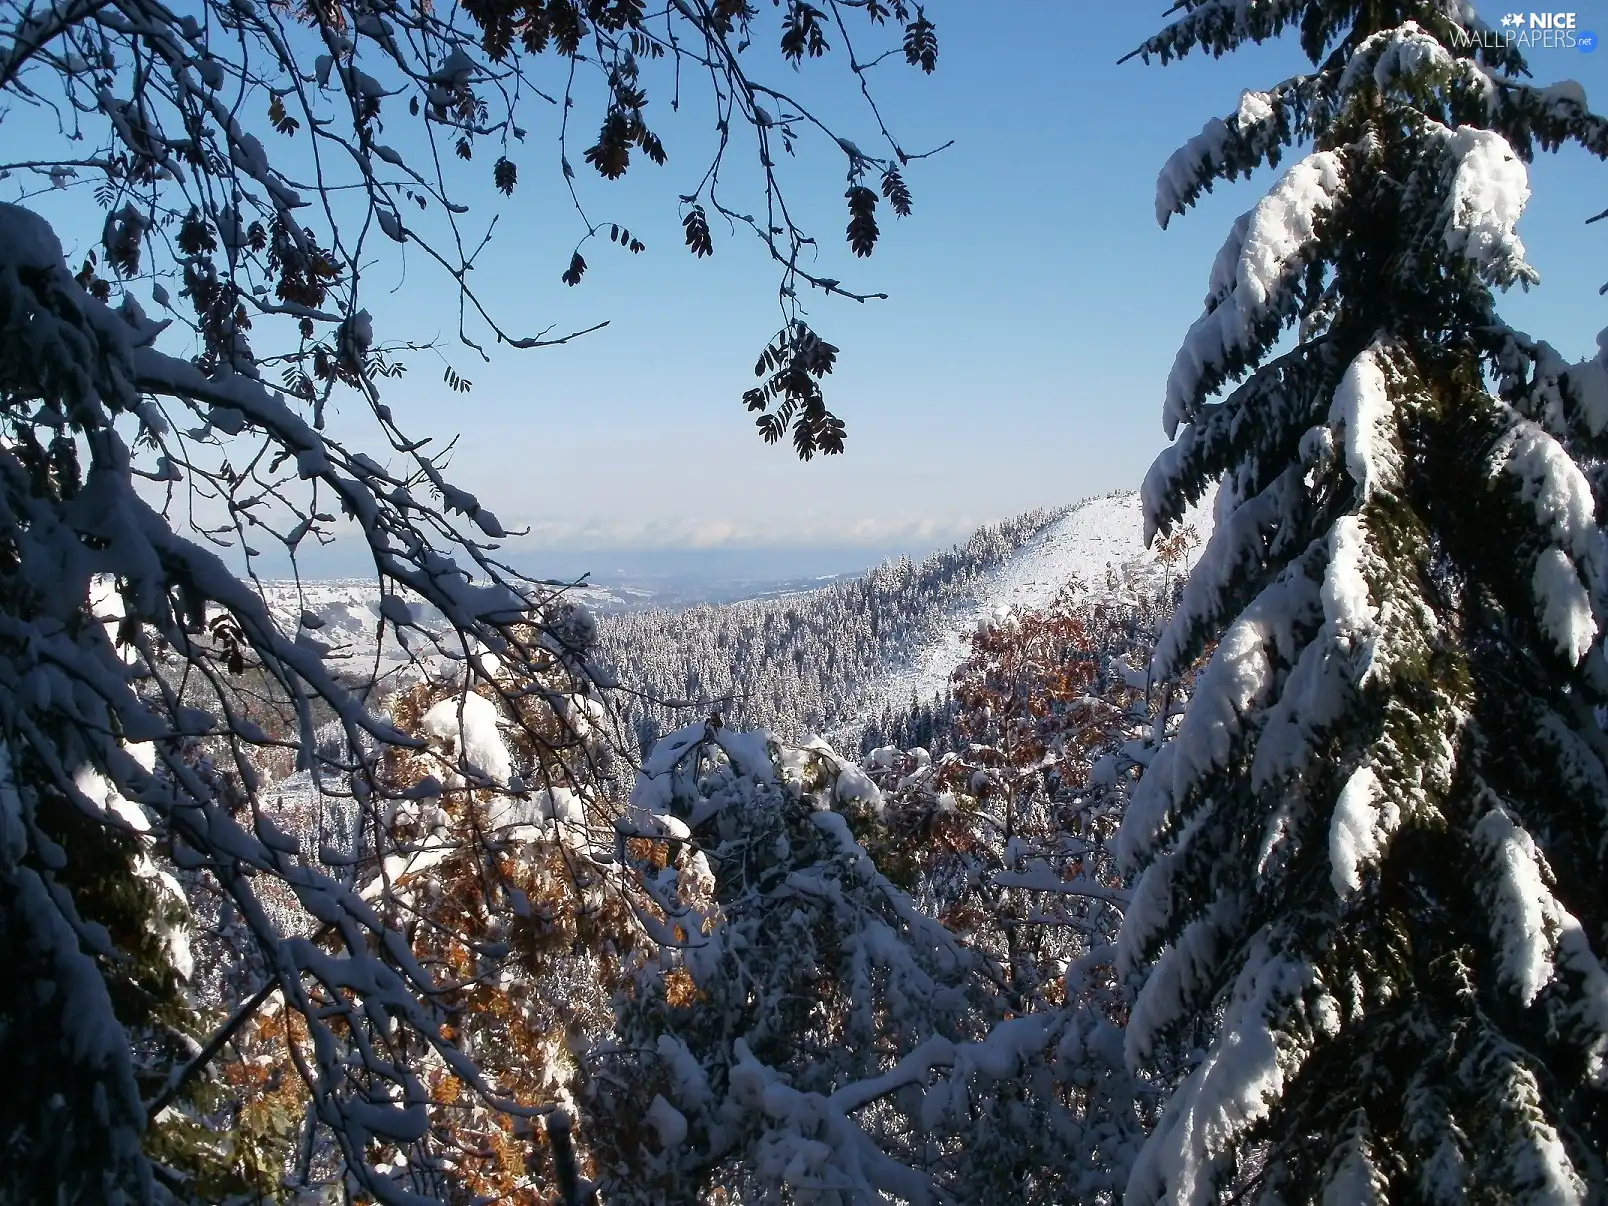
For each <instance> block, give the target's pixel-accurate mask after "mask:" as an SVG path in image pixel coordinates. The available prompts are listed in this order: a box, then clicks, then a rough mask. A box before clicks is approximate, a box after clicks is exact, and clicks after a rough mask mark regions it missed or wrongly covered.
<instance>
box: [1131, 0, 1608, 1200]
mask: <svg viewBox="0 0 1608 1206" xmlns="http://www.w3.org/2000/svg"><path fill="white" fill-rule="evenodd" d="M1179 10H1181V11H1179ZM1175 11H1178V12H1179V15H1178V17H1177V20H1176V21H1175V22H1174V23H1173V24H1172V25H1170V26H1169V27H1168V28H1167V29H1165V30H1164V31H1163V32H1162V33H1160V34H1159V35H1157V36H1156V37H1155V38H1153V39H1151V40H1150V41H1149V42H1147V43H1146V44H1145V45H1144V46H1143V47H1142V48H1141V50H1140V51H1139V52H1137V53H1140V54H1142V55H1143V56H1144V57H1146V58H1147V59H1148V58H1149V57H1150V56H1156V57H1159V58H1161V59H1162V60H1163V61H1166V60H1167V59H1170V58H1173V57H1176V56H1180V55H1183V54H1187V53H1190V52H1194V51H1205V52H1209V53H1212V54H1217V55H1220V54H1223V53H1225V52H1227V51H1231V50H1233V49H1235V48H1237V47H1239V46H1241V45H1243V44H1245V43H1249V42H1260V41H1263V40H1265V39H1268V38H1271V37H1274V36H1276V35H1278V34H1279V33H1280V32H1281V31H1283V30H1285V29H1293V30H1297V31H1299V35H1300V38H1301V41H1302V46H1303V48H1304V50H1305V51H1306V53H1307V55H1308V57H1309V58H1310V60H1311V61H1312V63H1313V64H1314V68H1313V70H1312V71H1311V72H1310V73H1308V74H1304V75H1300V76H1296V77H1294V78H1291V79H1288V80H1285V81H1284V82H1282V83H1279V84H1276V85H1275V86H1273V87H1272V88H1270V89H1268V90H1266V91H1260V92H1246V93H1244V94H1243V95H1242V97H1241V99H1240V103H1239V106H1238V108H1237V109H1236V111H1235V112H1234V113H1233V114H1232V115H1231V116H1229V117H1228V118H1227V119H1226V120H1221V121H1218V120H1214V121H1211V122H1209V123H1208V124H1207V126H1206V128H1205V130H1204V131H1203V132H1202V134H1201V135H1200V136H1199V137H1198V138H1196V139H1194V140H1192V141H1191V142H1190V143H1189V144H1188V145H1186V146H1185V147H1184V148H1182V149H1181V150H1180V151H1179V152H1178V153H1177V154H1176V155H1174V156H1173V157H1172V159H1171V160H1170V161H1169V162H1168V164H1167V166H1166V168H1165V169H1164V170H1163V172H1162V174H1161V178H1160V181H1159V186H1158V193H1157V216H1158V218H1159V219H1160V220H1161V222H1162V223H1163V224H1164V225H1165V223H1166V222H1167V220H1168V218H1169V217H1170V216H1171V215H1173V214H1175V213H1182V212H1183V211H1185V210H1186V209H1187V208H1188V207H1189V206H1190V205H1191V203H1192V202H1194V201H1195V200H1196V199H1197V198H1198V196H1199V195H1200V193H1201V192H1202V191H1203V190H1204V189H1206V188H1208V187H1209V186H1210V185H1211V184H1212V182H1213V181H1217V180H1223V179H1230V178H1233V177H1234V176H1236V175H1238V174H1240V173H1242V172H1246V171H1248V170H1250V169H1252V168H1254V167H1256V166H1257V165H1260V164H1269V163H1277V162H1278V161H1279V160H1280V159H1281V157H1282V155H1283V153H1284V152H1285V151H1286V150H1289V149H1291V148H1296V147H1301V148H1303V149H1304V150H1307V153H1306V154H1305V155H1304V156H1303V157H1301V158H1299V159H1298V160H1297V161H1296V162H1294V163H1292V164H1291V165H1289V166H1288V167H1287V168H1286V170H1285V171H1284V174H1283V176H1282V177H1281V178H1280V179H1279V181H1278V183H1277V184H1275V185H1274V186H1273V187H1272V189H1271V190H1270V191H1269V192H1268V193H1267V195H1266V196H1265V197H1263V199H1262V200H1261V201H1260V202H1258V203H1257V205H1256V206H1255V208H1254V209H1252V210H1251V211H1250V212H1249V213H1247V214H1245V216H1244V217H1242V218H1241V219H1240V220H1239V221H1238V222H1237V223H1236V224H1235V226H1234V228H1233V230H1232V232H1231V234H1230V235H1229V238H1228V240H1227V242H1226V243H1225V245H1224V247H1223V249H1222V252H1221V253H1220V255H1219V256H1218V258H1217V261H1216V264H1215V266H1214V267H1213V270H1212V273H1211V281H1210V284H1209V286H1208V293H1207V296H1206V302H1205V313H1204V314H1203V315H1202V316H1201V318H1200V319H1199V320H1197V321H1196V323H1195V324H1194V325H1193V327H1192V328H1191V329H1190V331H1189V334H1188V336H1187V339H1186V341H1185V344H1184V346H1183V348H1182V350H1181V351H1180V352H1179V353H1178V357H1177V360H1176V362H1175V364H1174V366H1173V369H1172V372H1171V374H1170V376H1169V377H1168V381H1167V389H1166V404H1165V412H1164V414H1165V425H1166V430H1167V433H1168V435H1169V436H1175V437H1176V441H1175V442H1174V443H1173V444H1172V446H1171V447H1169V448H1168V449H1167V450H1166V451H1165V452H1163V453H1162V455H1161V456H1160V457H1159V458H1158V460H1157V462H1156V464H1155V466H1154V467H1153V469H1152V470H1151V472H1150V475H1149V477H1148V479H1147V481H1146V485H1145V492H1144V493H1145V503H1146V509H1147V517H1148V525H1149V527H1150V528H1151V529H1152V530H1155V529H1157V528H1160V529H1162V530H1166V529H1167V528H1168V526H1169V525H1171V524H1172V523H1174V522H1175V521H1176V520H1177V518H1178V517H1179V515H1180V514H1181V512H1182V510H1183V508H1184V507H1185V505H1186V504H1187V503H1188V502H1189V501H1190V500H1192V499H1195V498H1197V497H1199V496H1200V495H1201V494H1202V492H1203V491H1204V490H1206V489H1207V487H1208V486H1209V485H1210V484H1211V483H1213V482H1220V483H1221V484H1220V489H1219V493H1218V500H1219V501H1218V505H1217V520H1216V528H1215V531H1214V532H1213V534H1212V537H1211V540H1210V544H1209V546H1208V548H1207V549H1206V551H1205V553H1204V555H1203V557H1202V560H1201V563H1200V565H1199V566H1198V568H1197V569H1196V570H1195V572H1194V573H1193V575H1192V576H1191V578H1190V580H1189V583H1188V587H1187V589H1186V591H1185V594H1184V597H1183V602H1182V606H1181V608H1180V610H1179V612H1178V613H1177V615H1176V617H1175V620H1174V621H1173V623H1172V624H1171V627H1170V629H1169V631H1168V633H1167V634H1166V636H1165V637H1164V639H1163V641H1162V643H1161V645H1160V646H1159V648H1158V651H1157V655H1156V658H1155V661H1154V666H1153V669H1154V671H1155V672H1156V674H1157V676H1158V677H1160V678H1162V679H1165V678H1166V677H1168V676H1169V675H1172V674H1175V673H1176V672H1177V671H1178V669H1179V668H1180V667H1181V666H1183V665H1184V664H1185V663H1186V662H1187V661H1188V660H1189V659H1190V658H1191V657H1193V656H1194V655H1195V654H1196V653H1197V652H1199V651H1201V650H1202V649H1203V648H1206V647H1207V646H1209V645H1211V644H1213V643H1215V649H1214V651H1213V653H1212V657H1211V662H1210V666H1209V668H1208V669H1207V670H1206V671H1205V673H1204V674H1203V676H1202V677H1201V679H1200V680H1199V682H1198V684H1197V689H1196V692H1195V694H1194V696H1193V698H1192V700H1191V701H1190V704H1189V708H1188V712H1187V715H1186V716H1185V718H1184V720H1183V722H1182V724H1181V726H1180V728H1179V731H1178V733H1177V735H1176V738H1175V739H1174V740H1172V741H1171V742H1170V743H1169V744H1168V745H1167V746H1166V747H1165V748H1164V749H1163V750H1162V751H1161V753H1160V754H1159V756H1158V757H1157V758H1156V760H1155V762H1154V764H1153V765H1152V766H1151V767H1150V768H1149V771H1148V773H1147V774H1146V776H1145V778H1144V780H1143V782H1142V784H1141V787H1140V790H1139V792H1138V793H1137V795H1136V797H1135V799H1134V801H1133V803H1132V806H1131V808H1130V810H1129V813H1128V816H1127V818H1126V821H1125V824H1124V827H1123V832H1122V835H1121V836H1122V853H1123V856H1124V857H1125V859H1126V860H1127V861H1128V863H1129V864H1130V865H1131V866H1134V867H1136V868H1142V874H1141V875H1140V877H1139V880H1138V882H1137V884H1136V886H1135V889H1134V893H1133V901H1132V904H1131V906H1130V909H1129V911H1128V914H1127V918H1126V921H1125V924H1124V929H1123V933H1122V948H1123V950H1122V954H1123V956H1124V958H1125V960H1126V963H1127V965H1128V966H1129V967H1130V968H1132V969H1136V970H1143V972H1144V973H1145V980H1144V986H1143V990H1142V991H1141V993H1140V995H1139V997H1138V1000H1137V1002H1136V1004H1135V1006H1134V1009H1133V1014H1132V1018H1131V1021H1130V1025H1129V1028H1128V1036H1127V1042H1128V1052H1129V1057H1130V1059H1131V1060H1133V1061H1135V1062H1136V1063H1138V1064H1146V1063H1158V1062H1160V1061H1164V1060H1166V1059H1169V1058H1173V1057H1176V1059H1177V1060H1178V1061H1180V1062H1178V1063H1176V1064H1175V1065H1174V1066H1176V1067H1177V1068H1178V1069H1179V1072H1178V1075H1177V1079H1178V1082H1179V1083H1178V1084H1177V1087H1176V1091H1175V1092H1174V1094H1173V1096H1172V1098H1171V1101H1170V1103H1169V1105H1168V1106H1167V1107H1166V1109H1165V1112H1164V1114H1163V1117H1162V1119H1161V1121H1160V1124H1159V1126H1158V1127H1157V1129H1156V1130H1155V1132H1154V1133H1153V1134H1152V1136H1151V1137H1150V1139H1149V1141H1148V1143H1147V1146H1146V1148H1145V1150H1144V1153H1143V1155H1142V1157H1141V1159H1140V1160H1139V1162H1138V1164H1137V1166H1136V1168H1135V1171H1134V1174H1133V1177H1132V1179H1131V1181H1130V1183H1129V1186H1128V1192H1127V1200H1128V1201H1129V1202H1130V1203H1143V1202H1151V1201H1170V1202H1180V1203H1184V1202H1187V1203H1205V1202H1211V1201H1218V1200H1227V1199H1229V1198H1231V1199H1232V1200H1235V1201H1266V1202H1297V1201H1300V1202H1317V1201H1332V1202H1367V1201H1379V1200H1390V1201H1403V1202H1460V1201H1484V1202H1498V1201H1501V1202H1559V1203H1562V1202H1578V1201H1600V1200H1601V1199H1602V1195H1603V1193H1604V1190H1605V1186H1608V1159H1605V1153H1608V1063H1605V1061H1608V974H1605V972H1604V967H1603V955H1604V952H1605V951H1608V931H1605V930H1604V925H1605V923H1608V896H1605V893H1604V886H1603V885H1604V876H1605V873H1608V861H1605V858H1604V850H1605V841H1608V762H1605V759H1608V738H1605V735H1604V732H1603V724H1602V720H1601V717H1602V714H1603V713H1602V707H1603V704H1604V703H1605V702H1608V660H1605V658H1604V651H1603V644H1602V636H1601V634H1602V631H1603V625H1604V620H1605V619H1608V545H1605V542H1604V535H1603V531H1602V528H1601V527H1600V526H1599V522H1598V516H1599V515H1600V514H1601V511H1602V508H1603V505H1604V501H1605V500H1604V493H1603V487H1604V482H1603V478H1602V475H1601V469H1600V467H1601V464H1602V457H1603V455H1604V452H1605V451H1608V362H1605V357H1599V358H1597V359H1588V360H1587V361H1585V362H1584V363H1579V364H1569V363H1567V362H1566V360H1565V358H1564V357H1562V356H1560V354H1559V353H1557V352H1556V351H1554V350H1553V349H1552V348H1550V347H1549V346H1547V345H1546V344H1545V343H1542V342H1540V341H1539V340H1537V339H1533V338H1531V337H1529V336H1528V335H1525V334H1521V333H1520V332H1518V331H1515V330H1513V329H1512V328H1510V327H1509V326H1507V325H1506V324H1505V323H1504V322H1503V321H1502V319H1501V318H1500V317H1499V315H1498V308H1497V299H1496V291H1498V290H1501V289H1504V288H1507V287H1509V286H1512V285H1515V284H1519V285H1529V284H1531V283H1533V282H1534V280H1535V279H1536V277H1535V273H1534V272H1533V270H1532V269H1531V268H1530V266H1529V265H1528V264H1527V263H1526V262H1525V258H1524V247H1523V245H1522V243H1521V242H1520V239H1519V236H1518V234H1517V233H1516V231H1515V225H1516V223H1517V222H1518V221H1519V218H1520V215H1521V214H1522V212H1523V209H1524V204H1525V201H1526V199H1527V197H1528V193H1529V187H1528V183H1527V173H1526V167H1525V164H1526V162H1527V161H1528V159H1529V158H1530V156H1531V154H1532V152H1533V151H1534V150H1535V149H1536V148H1538V147H1540V148H1546V149H1551V148H1554V147H1556V146H1558V145H1559V144H1560V143H1563V142H1565V141H1574V142H1578V143H1580V144H1581V145H1583V146H1584V147H1585V148H1586V149H1587V150H1588V151H1590V152H1591V153H1593V154H1595V155H1598V156H1603V155H1605V154H1608V124H1605V123H1604V122H1603V121H1602V120H1601V119H1599V118H1597V117H1594V116H1592V115H1591V114H1590V113H1589V112H1588V111H1587V109H1586V102H1585V97H1584V95H1583V93H1582V90H1581V88H1580V87H1579V86H1578V85H1576V84H1572V83H1565V84H1559V85H1556V86H1553V87H1547V88H1541V87H1535V86H1532V85H1530V84H1528V83H1525V82H1524V80H1523V79H1522V78H1521V77H1522V76H1523V75H1524V74H1525V64H1524V63H1523V62H1522V61H1521V59H1520V57H1519V56H1518V55H1517V54H1516V53H1515V52H1514V51H1513V49H1512V48H1511V46H1510V45H1508V44H1506V43H1504V42H1503V41H1502V39H1501V38H1500V36H1499V35H1497V34H1495V33H1493V32H1492V31H1491V30H1490V29H1489V28H1488V27H1487V26H1485V25H1484V24H1482V23H1481V22H1480V20H1479V19H1478V18H1477V17H1475V16H1474V14H1473V11H1472V8H1471V6H1469V5H1467V4H1460V3H1454V2H1451V0H1440V2H1434V3H1430V2H1422V3H1412V2H1405V3H1403V2H1397V3H1376V2H1374V0H1368V2H1366V3H1353V2H1346V0H1300V2H1297V0H1237V2H1231V0H1184V2H1183V3H1180V4H1179V5H1178V6H1177V8H1176V9H1175ZM1487 46H1489V47H1496V49H1486V48H1483V47H1487ZM1582 216H1583V217H1584V216H1585V215H1584V214H1583V215H1582ZM1291 328H1294V331H1293V334H1294V340H1293V346H1292V347H1291V348H1290V350H1289V351H1288V352H1285V353H1284V354H1282V355H1278V356H1276V357H1275V356H1273V354H1272V350H1273V348H1274V345H1275V343H1276V341H1277V340H1278V338H1279V337H1280V335H1281V333H1283V332H1285V331H1287V330H1289V329H1291ZM1232 382H1238V384H1237V385H1235V386H1233V388H1232V389H1228V390H1227V394H1226V397H1222V398H1221V399H1220V400H1214V396H1215V395H1218V394H1219V392H1220V391H1224V390H1225V389H1226V388H1227V387H1229V386H1230V383H1232Z"/></svg>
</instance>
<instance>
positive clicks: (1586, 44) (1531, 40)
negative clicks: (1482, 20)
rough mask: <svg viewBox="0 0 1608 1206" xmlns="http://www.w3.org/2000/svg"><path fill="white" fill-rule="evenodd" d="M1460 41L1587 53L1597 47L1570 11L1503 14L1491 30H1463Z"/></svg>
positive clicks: (1594, 37) (1494, 46) (1594, 38)
mask: <svg viewBox="0 0 1608 1206" xmlns="http://www.w3.org/2000/svg"><path fill="white" fill-rule="evenodd" d="M1460 40H1461V42H1462V44H1463V45H1464V46H1481V47H1484V48H1486V49H1499V48H1502V47H1512V48H1513V49H1515V50H1519V51H1524V52H1529V51H1535V50H1578V51H1580V52H1581V53H1582V54H1590V53H1591V52H1592V51H1594V50H1596V49H1597V35H1596V33H1595V32H1593V31H1592V30H1589V29H1582V28H1580V15H1579V14H1578V13H1572V12H1540V13H1535V12H1522V13H1521V12H1512V13H1504V14H1503V16H1502V19H1501V21H1500V22H1499V23H1498V24H1497V26H1496V27H1495V28H1494V29H1480V30H1467V31H1464V32H1463V33H1462V35H1461V39H1460Z"/></svg>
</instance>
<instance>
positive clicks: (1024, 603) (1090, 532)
mask: <svg viewBox="0 0 1608 1206" xmlns="http://www.w3.org/2000/svg"><path fill="white" fill-rule="evenodd" d="M1210 505H1211V502H1210V499H1207V500H1205V501H1204V502H1203V503H1202V505H1201V507H1199V508H1197V509H1196V510H1195V511H1193V512H1191V513H1190V515H1189V516H1187V517H1186V522H1189V523H1192V524H1193V525H1194V526H1195V529H1196V530H1197V531H1198V532H1199V534H1200V537H1201V540H1202V541H1203V542H1204V541H1205V539H1206V537H1207V536H1208V535H1209V534H1210V530H1211V522H1210V509H1209V508H1210ZM1197 555H1198V550H1197ZM1108 566H1109V567H1111V568H1112V569H1115V570H1118V571H1119V572H1120V571H1121V570H1122V569H1123V568H1125V567H1127V568H1130V569H1135V570H1138V571H1140V572H1141V573H1146V572H1149V571H1153V572H1155V573H1158V574H1159V573H1160V572H1161V566H1160V563H1159V562H1158V561H1157V560H1156V555H1155V553H1154V552H1152V551H1151V550H1148V549H1146V548H1145V544H1144V515H1143V512H1142V509H1141V506H1140V499H1139V492H1138V491H1137V490H1123V491H1118V492H1116V493H1112V494H1107V495H1102V496H1100V497H1097V498H1088V499H1084V500H1083V501H1082V502H1081V503H1078V504H1077V505H1076V506H1074V507H1073V508H1072V510H1071V511H1069V512H1068V513H1067V514H1066V515H1065V516H1064V517H1063V518H1061V519H1060V520H1058V521H1056V522H1055V523H1053V524H1051V525H1050V526H1049V527H1048V528H1046V529H1045V530H1044V531H1042V532H1040V533H1039V534H1038V535H1037V536H1035V537H1033V539H1032V540H1030V541H1028V543H1027V544H1026V545H1025V546H1023V548H1022V549H1021V550H1020V551H1019V552H1018V553H1017V554H1016V556H1015V557H1013V558H1012V559H1011V560H1010V561H1009V562H1008V563H1006V564H1005V565H1004V566H1002V567H1000V569H999V570H997V571H996V572H995V573H993V574H991V575H989V577H988V578H987V579H985V580H984V583H983V585H982V587H981V588H980V589H979V590H977V591H975V592H973V593H972V595H971V596H970V597H969V598H967V599H966V600H964V601H963V602H961V603H959V604H957V605H956V606H954V607H953V608H952V609H951V611H950V614H949V617H948V620H947V623H946V624H945V625H944V626H943V628H942V629H941V631H939V632H938V633H937V634H936V635H935V636H934V637H933V638H932V639H931V640H930V641H929V642H928V643H927V644H925V645H923V646H922V647H920V648H919V649H917V650H916V651H915V652H914V653H913V655H912V656H911V657H910V659H909V660H908V661H907V662H904V663H903V664H900V665H896V666H893V667H890V668H889V671H888V673H887V675H886V676H885V677H884V678H882V679H881V680H880V681H878V682H877V683H876V685H875V686H874V687H873V688H871V690H870V691H869V692H868V693H867V694H866V696H865V697H864V698H863V699H862V701H861V706H860V707H859V709H858V710H859V712H860V714H861V715H862V716H868V715H871V714H873V713H876V712H879V711H881V710H882V709H883V708H884V707H889V706H891V707H893V708H900V707H903V706H905V705H906V704H908V703H909V702H910V698H911V696H912V695H915V696H917V697H918V698H920V699H923V700H926V699H930V698H931V697H932V696H933V695H935V694H939V693H941V692H942V691H943V690H944V687H945V686H946V684H948V682H949V677H950V675H952V674H953V673H954V672H955V668H956V667H958V666H959V665H960V663H961V662H962V661H964V660H965V657H966V654H967V652H968V650H969V649H970V641H971V636H972V634H973V633H974V632H975V631H976V630H977V625H978V624H979V623H980V622H981V621H983V620H985V619H987V618H989V617H990V616H993V615H996V614H998V613H1000V612H1002V611H1006V610H1019V611H1025V610H1031V609H1033V608H1039V607H1043V606H1045V605H1046V604H1048V603H1049V602H1050V601H1051V600H1052V599H1054V598H1055V596H1056V595H1057V594H1059V593H1060V591H1061V590H1062V588H1063V587H1065V586H1066V585H1067V583H1069V582H1071V581H1072V580H1073V578H1077V579H1079V580H1080V581H1082V582H1083V583H1084V584H1085V585H1086V586H1088V587H1090V588H1091V589H1094V590H1100V589H1103V588H1104V586H1105V582H1106V569H1107V567H1108ZM834 736H840V735H839V734H834Z"/></svg>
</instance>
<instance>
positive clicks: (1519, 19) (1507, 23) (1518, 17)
mask: <svg viewBox="0 0 1608 1206" xmlns="http://www.w3.org/2000/svg"><path fill="white" fill-rule="evenodd" d="M1502 24H1503V26H1504V27H1511V26H1514V25H1519V26H1522V25H1523V24H1524V14H1523V13H1508V14H1506V15H1505V16H1504V17H1503V18H1502Z"/></svg>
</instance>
